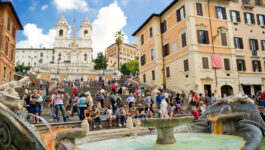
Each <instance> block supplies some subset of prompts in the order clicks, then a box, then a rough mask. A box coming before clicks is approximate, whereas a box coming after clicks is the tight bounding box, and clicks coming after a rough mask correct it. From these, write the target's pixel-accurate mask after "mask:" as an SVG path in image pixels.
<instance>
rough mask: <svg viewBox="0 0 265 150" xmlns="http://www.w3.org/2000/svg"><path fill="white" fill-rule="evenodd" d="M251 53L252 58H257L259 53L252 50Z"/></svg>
mask: <svg viewBox="0 0 265 150" xmlns="http://www.w3.org/2000/svg"><path fill="white" fill-rule="evenodd" d="M251 53H252V56H253V57H259V53H258V51H257V50H252V51H251Z"/></svg>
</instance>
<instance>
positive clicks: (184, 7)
mask: <svg viewBox="0 0 265 150" xmlns="http://www.w3.org/2000/svg"><path fill="white" fill-rule="evenodd" d="M183 13H184V14H183V16H184V18H185V17H186V13H185V5H184V6H183Z"/></svg>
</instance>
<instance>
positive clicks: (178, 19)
mask: <svg viewBox="0 0 265 150" xmlns="http://www.w3.org/2000/svg"><path fill="white" fill-rule="evenodd" d="M176 13H177V21H178V22H179V21H180V9H178V10H177V12H176Z"/></svg>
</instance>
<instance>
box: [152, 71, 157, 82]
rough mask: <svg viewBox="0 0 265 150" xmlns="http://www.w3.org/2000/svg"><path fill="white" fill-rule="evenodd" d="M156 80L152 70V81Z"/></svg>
mask: <svg viewBox="0 0 265 150" xmlns="http://www.w3.org/2000/svg"><path fill="white" fill-rule="evenodd" d="M155 79H156V78H155V71H154V70H153V71H152V80H155Z"/></svg>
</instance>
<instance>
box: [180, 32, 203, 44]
mask: <svg viewBox="0 0 265 150" xmlns="http://www.w3.org/2000/svg"><path fill="white" fill-rule="evenodd" d="M197 39H198V43H199V44H201V37H200V30H197ZM182 45H183V44H182Z"/></svg>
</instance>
